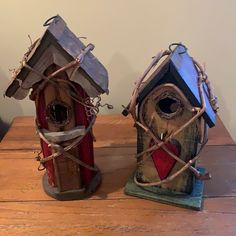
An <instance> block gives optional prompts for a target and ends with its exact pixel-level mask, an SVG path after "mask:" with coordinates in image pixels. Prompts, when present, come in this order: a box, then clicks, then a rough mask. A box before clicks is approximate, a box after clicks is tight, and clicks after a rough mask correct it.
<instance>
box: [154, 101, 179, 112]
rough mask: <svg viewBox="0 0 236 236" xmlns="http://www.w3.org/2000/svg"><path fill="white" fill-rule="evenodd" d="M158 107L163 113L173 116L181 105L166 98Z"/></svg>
mask: <svg viewBox="0 0 236 236" xmlns="http://www.w3.org/2000/svg"><path fill="white" fill-rule="evenodd" d="M158 106H159V108H160V110H161V111H162V112H164V113H167V114H171V113H174V112H176V111H177V110H178V107H179V104H178V102H177V101H176V100H174V99H172V98H170V97H166V98H163V99H161V100H159V102H158Z"/></svg>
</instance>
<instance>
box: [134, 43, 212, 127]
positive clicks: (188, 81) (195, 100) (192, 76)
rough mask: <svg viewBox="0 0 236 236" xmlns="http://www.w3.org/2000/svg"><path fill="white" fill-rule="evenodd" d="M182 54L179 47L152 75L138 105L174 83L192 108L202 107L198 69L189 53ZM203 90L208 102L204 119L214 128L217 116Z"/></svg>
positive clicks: (141, 92) (138, 100) (139, 98)
mask: <svg viewBox="0 0 236 236" xmlns="http://www.w3.org/2000/svg"><path fill="white" fill-rule="evenodd" d="M182 52H183V48H182V46H177V47H176V48H175V49H174V50H173V52H172V53H171V54H170V55H169V56H168V57H167V58H166V59H165V60H164V61H163V62H162V63H161V65H160V66H159V67H158V68H157V69H156V70H155V71H154V72H153V74H151V76H150V77H149V78H148V79H147V81H146V82H145V84H144V86H143V87H142V88H141V91H140V93H139V96H138V98H137V103H141V102H142V100H143V99H144V98H145V97H146V96H147V95H148V94H149V93H150V92H151V91H152V90H153V89H154V88H155V87H156V86H157V85H160V84H163V83H173V84H175V85H176V86H177V87H179V88H180V89H181V91H182V92H183V93H184V95H185V96H186V97H187V98H188V100H189V102H190V103H191V104H192V106H196V107H201V99H200V94H199V90H198V73H197V70H196V67H195V65H194V63H193V60H192V58H191V57H190V56H189V54H188V53H187V51H186V52H185V53H182ZM203 88H204V89H203V93H204V95H203V96H204V98H205V101H206V111H205V112H204V114H203V118H204V119H205V121H206V122H207V124H208V126H209V127H213V126H214V125H215V122H216V114H215V112H214V110H213V108H212V106H211V104H210V102H209V99H208V92H207V89H206V87H205V86H203Z"/></svg>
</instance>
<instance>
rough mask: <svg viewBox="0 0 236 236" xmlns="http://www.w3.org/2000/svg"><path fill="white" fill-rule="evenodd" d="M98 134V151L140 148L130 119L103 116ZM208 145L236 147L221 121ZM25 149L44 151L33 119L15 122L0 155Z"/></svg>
mask: <svg viewBox="0 0 236 236" xmlns="http://www.w3.org/2000/svg"><path fill="white" fill-rule="evenodd" d="M108 131H109V132H108ZM94 134H95V137H96V139H97V141H96V142H95V143H94V146H95V147H114V146H120V145H122V146H136V140H137V138H136V129H135V128H134V127H133V121H132V119H131V118H130V117H123V116H121V115H99V116H98V118H97V120H96V123H95V126H94ZM207 145H235V142H234V141H233V139H232V138H231V136H230V134H229V132H228V131H227V130H226V129H225V127H224V125H223V123H222V121H221V120H220V119H219V118H217V124H216V127H214V128H211V129H210V130H209V141H208V143H207ZM25 149H27V150H28V149H29V150H39V149H40V144H39V138H38V136H37V135H36V132H35V128H34V118H33V117H32V116H19V117H16V118H14V120H13V122H12V126H11V127H10V129H9V131H8V133H7V134H6V135H5V136H4V138H3V139H2V142H1V143H0V151H1V150H11V151H13V150H25Z"/></svg>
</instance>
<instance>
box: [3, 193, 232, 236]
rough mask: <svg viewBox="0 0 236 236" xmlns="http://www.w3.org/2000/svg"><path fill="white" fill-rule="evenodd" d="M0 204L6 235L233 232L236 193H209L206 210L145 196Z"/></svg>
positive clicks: (226, 233) (176, 234)
mask: <svg viewBox="0 0 236 236" xmlns="http://www.w3.org/2000/svg"><path fill="white" fill-rule="evenodd" d="M219 206H220V207H219ZM0 209H1V211H0V232H1V234H2V235H80V234H81V235H168V236H169V235H175V236H187V235H188V236H189V235H191V236H198V235H219V236H222V235H227V236H233V235H235V231H236V226H235V220H236V205H235V198H218V199H207V200H206V201H205V210H204V211H202V212H195V211H191V210H185V209H181V208H177V207H173V206H167V205H164V204H159V203H156V202H152V201H144V200H142V199H123V200H107V201H102V200H93V201H91V200H82V201H71V202H59V201H53V202H51V201H39V202H12V203H9V202H5V203H0ZM222 209H223V210H222Z"/></svg>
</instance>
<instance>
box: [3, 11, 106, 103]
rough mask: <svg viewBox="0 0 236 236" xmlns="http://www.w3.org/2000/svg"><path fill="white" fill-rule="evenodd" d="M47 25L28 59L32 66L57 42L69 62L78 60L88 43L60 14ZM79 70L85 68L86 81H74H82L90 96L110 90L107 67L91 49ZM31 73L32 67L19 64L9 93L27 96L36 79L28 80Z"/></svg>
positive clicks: (9, 95) (78, 81) (18, 96)
mask: <svg viewBox="0 0 236 236" xmlns="http://www.w3.org/2000/svg"><path fill="white" fill-rule="evenodd" d="M46 25H47V26H48V27H47V29H46V31H45V33H44V35H43V37H42V38H41V39H40V40H39V41H38V42H37V43H36V44H35V45H34V48H33V49H32V51H31V52H30V53H29V55H28V57H27V59H26V62H27V64H28V65H30V66H31V67H34V66H35V65H36V64H37V63H38V61H39V60H40V57H41V56H42V55H43V53H44V52H45V50H47V49H48V47H49V46H50V45H55V46H56V47H57V49H58V50H59V52H60V53H61V54H62V55H63V57H64V58H65V59H66V61H67V62H70V61H73V60H75V59H76V58H77V57H78V55H79V54H80V53H81V52H82V50H83V49H85V47H86V46H85V45H84V44H83V43H82V42H81V40H80V39H79V38H78V37H77V36H76V35H75V34H74V33H73V32H71V30H70V29H69V28H68V27H67V25H66V23H65V21H64V20H63V19H62V18H61V17H60V16H59V15H57V16H55V17H53V18H52V19H51V22H50V23H47V24H46ZM79 70H80V71H82V72H85V73H83V74H84V75H85V79H84V80H87V81H80V80H78V79H77V80H75V82H77V83H79V84H80V85H81V86H82V87H83V88H84V89H85V91H86V92H87V93H88V95H89V96H92V97H93V96H97V95H99V94H101V93H105V92H106V93H108V73H107V70H106V69H105V67H104V66H103V65H102V64H101V63H100V62H99V61H98V59H97V58H96V57H95V56H94V55H93V54H92V53H91V52H88V53H87V54H86V55H85V56H84V58H83V60H82V63H81V64H80V69H79ZM29 74H30V71H29V69H27V68H26V67H24V66H22V67H21V68H19V70H18V72H17V74H16V76H15V78H13V79H14V80H13V82H12V83H11V84H10V86H9V87H8V89H7V90H6V93H5V94H6V96H8V97H11V96H13V97H14V95H15V98H17V99H23V98H24V97H26V96H27V94H28V92H27V91H26V90H27V89H28V90H29V89H30V86H32V85H33V84H34V83H35V81H27V77H28V75H29ZM28 79H29V78H28ZM31 80H32V79H31ZM36 82H38V81H36ZM24 84H27V86H24ZM25 87H26V89H25Z"/></svg>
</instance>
